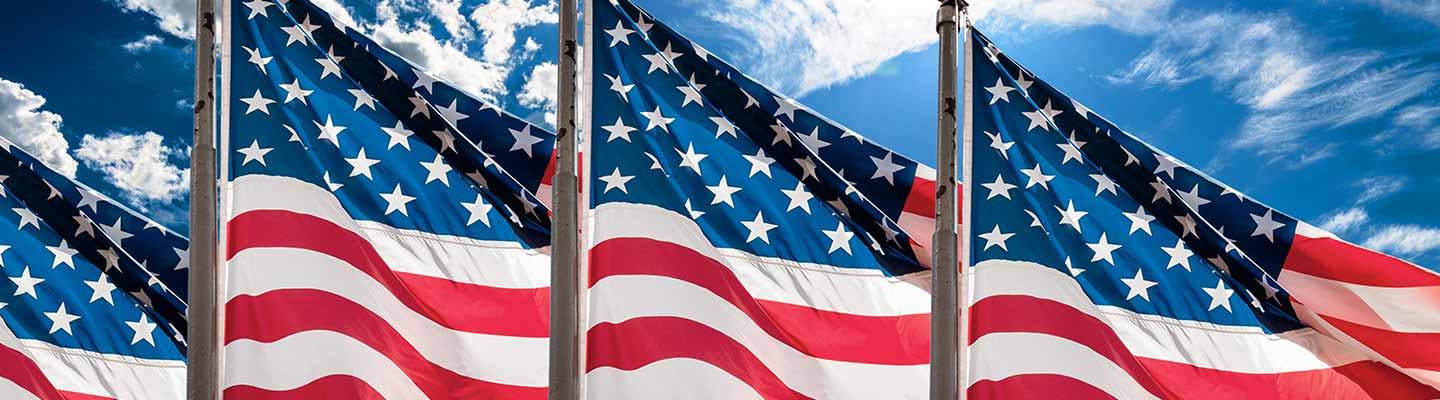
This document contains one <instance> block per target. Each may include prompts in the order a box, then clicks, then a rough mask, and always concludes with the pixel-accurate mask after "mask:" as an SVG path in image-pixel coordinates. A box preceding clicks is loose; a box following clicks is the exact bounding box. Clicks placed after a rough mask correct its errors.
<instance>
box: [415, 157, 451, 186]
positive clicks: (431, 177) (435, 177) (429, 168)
mask: <svg viewBox="0 0 1440 400" xmlns="http://www.w3.org/2000/svg"><path fill="white" fill-rule="evenodd" d="M420 167H421V168H424V169H425V183H427V184H428V183H430V182H432V181H440V183H441V184H444V185H445V186H447V187H448V186H450V171H451V170H452V169H451V168H450V164H449V163H446V162H445V158H444V157H441V156H440V155H439V154H436V155H435V160H434V161H431V162H428V163H427V162H421V163H420Z"/></svg>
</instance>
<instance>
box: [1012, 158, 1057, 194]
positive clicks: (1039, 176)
mask: <svg viewBox="0 0 1440 400" xmlns="http://www.w3.org/2000/svg"><path fill="white" fill-rule="evenodd" d="M1020 172H1021V173H1024V174H1025V177H1027V178H1029V180H1027V181H1025V188H1026V189H1029V188H1030V187H1031V186H1035V185H1036V184H1039V185H1040V187H1042V188H1045V190H1050V180H1052V179H1055V175H1045V172H1044V171H1041V170H1040V164H1035V168H1030V169H1021V170H1020Z"/></svg>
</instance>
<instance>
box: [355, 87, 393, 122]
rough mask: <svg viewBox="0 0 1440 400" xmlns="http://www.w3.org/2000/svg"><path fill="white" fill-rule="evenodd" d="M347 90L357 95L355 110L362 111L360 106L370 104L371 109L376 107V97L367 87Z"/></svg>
mask: <svg viewBox="0 0 1440 400" xmlns="http://www.w3.org/2000/svg"><path fill="white" fill-rule="evenodd" d="M345 90H346V91H348V92H350V95H351V96H355V108H354V109H353V110H355V111H360V106H368V107H370V109H371V110H374V109H375V98H374V97H371V96H370V92H366V91H365V89H345ZM396 122H399V121H396Z"/></svg>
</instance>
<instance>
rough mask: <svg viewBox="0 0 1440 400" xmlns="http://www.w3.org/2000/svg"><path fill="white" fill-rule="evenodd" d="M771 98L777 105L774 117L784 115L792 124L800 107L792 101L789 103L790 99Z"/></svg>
mask: <svg viewBox="0 0 1440 400" xmlns="http://www.w3.org/2000/svg"><path fill="white" fill-rule="evenodd" d="M771 97H774V98H775V103H776V104H778V105H777V106H776V107H777V108H776V109H775V115H774V116H776V117H779V116H781V115H784V116H785V117H787V118H790V121H791V122H794V121H795V111H797V110H799V109H800V106H799V105H797V104H795V102H794V101H790V99H787V98H784V97H780V96H771ZM816 150H819V149H816Z"/></svg>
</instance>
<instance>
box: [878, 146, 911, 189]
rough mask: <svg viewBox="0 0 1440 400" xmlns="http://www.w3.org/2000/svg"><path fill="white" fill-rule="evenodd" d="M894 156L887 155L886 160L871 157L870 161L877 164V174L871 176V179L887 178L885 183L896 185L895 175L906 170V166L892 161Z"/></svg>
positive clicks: (891, 154)
mask: <svg viewBox="0 0 1440 400" xmlns="http://www.w3.org/2000/svg"><path fill="white" fill-rule="evenodd" d="M893 155H894V153H885V158H875V157H873V156H872V157H870V161H871V162H874V163H875V174H874V175H871V176H870V179H879V178H885V182H888V183H890V184H891V185H894V184H895V173H896V172H900V170H903V169H905V166H903V165H900V164H896V163H894V162H892V161H890V158H891V156H893Z"/></svg>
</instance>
